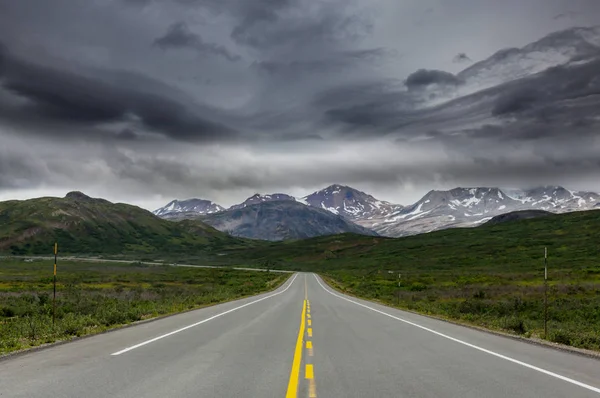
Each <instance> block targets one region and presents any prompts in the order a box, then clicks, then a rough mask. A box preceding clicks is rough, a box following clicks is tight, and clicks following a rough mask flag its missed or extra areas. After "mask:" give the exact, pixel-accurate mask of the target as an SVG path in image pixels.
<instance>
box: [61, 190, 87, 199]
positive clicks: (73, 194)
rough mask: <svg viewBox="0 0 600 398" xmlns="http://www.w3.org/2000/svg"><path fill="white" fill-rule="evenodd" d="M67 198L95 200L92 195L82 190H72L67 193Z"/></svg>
mask: <svg viewBox="0 0 600 398" xmlns="http://www.w3.org/2000/svg"><path fill="white" fill-rule="evenodd" d="M65 199H72V200H79V201H90V200H93V199H92V198H91V197H89V196H87V195H86V194H84V193H83V192H80V191H71V192H69V193H67V195H66V196H65Z"/></svg>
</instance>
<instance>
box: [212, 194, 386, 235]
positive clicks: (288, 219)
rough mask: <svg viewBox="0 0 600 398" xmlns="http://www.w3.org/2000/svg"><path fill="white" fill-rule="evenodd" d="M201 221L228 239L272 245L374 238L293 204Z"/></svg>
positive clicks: (272, 204) (318, 211) (237, 211)
mask: <svg viewBox="0 0 600 398" xmlns="http://www.w3.org/2000/svg"><path fill="white" fill-rule="evenodd" d="M201 219H202V221H204V222H205V223H207V224H209V225H212V226H213V227H215V228H216V229H218V230H220V231H224V232H227V233H229V234H231V235H232V236H238V237H245V238H252V239H264V240H272V241H277V240H288V239H303V238H309V237H314V236H321V235H334V234H341V233H347V232H351V233H356V234H362V235H376V234H375V233H374V232H373V231H371V230H369V229H366V228H363V227H361V226H359V225H356V224H354V223H352V222H350V221H348V220H346V219H344V218H343V217H341V216H339V215H336V214H333V213H332V212H330V211H327V210H323V209H317V208H314V207H310V206H306V205H304V204H302V203H299V202H296V201H293V200H280V201H265V202H261V203H258V204H252V205H247V206H245V207H243V208H235V209H229V210H227V211H224V212H221V213H216V214H209V215H205V216H201Z"/></svg>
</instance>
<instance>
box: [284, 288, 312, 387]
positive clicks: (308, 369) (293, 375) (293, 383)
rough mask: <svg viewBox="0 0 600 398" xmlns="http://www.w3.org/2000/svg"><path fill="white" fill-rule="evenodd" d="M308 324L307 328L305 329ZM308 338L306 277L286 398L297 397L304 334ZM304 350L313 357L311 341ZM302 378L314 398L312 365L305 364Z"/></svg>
mask: <svg viewBox="0 0 600 398" xmlns="http://www.w3.org/2000/svg"><path fill="white" fill-rule="evenodd" d="M306 323H308V326H309V327H308V328H307V327H306ZM305 332H306V333H307V334H308V337H312V319H311V316H310V302H309V301H308V288H307V285H306V277H305V278H304V303H303V304H302V318H301V319H300V330H299V331H298V339H297V340H296V350H295V352H294V361H293V362H292V370H291V372H290V380H289V382H288V389H287V394H286V395H285V396H286V398H296V397H297V396H298V384H299V379H300V365H301V363H302V351H303V348H304V344H303V342H304V333H305ZM306 349H307V351H308V356H310V357H312V356H313V345H312V341H311V340H307V341H306ZM304 378H305V379H307V380H308V396H309V397H310V398H316V396H317V392H316V386H315V372H314V368H313V364H312V363H307V364H306V365H305V369H304Z"/></svg>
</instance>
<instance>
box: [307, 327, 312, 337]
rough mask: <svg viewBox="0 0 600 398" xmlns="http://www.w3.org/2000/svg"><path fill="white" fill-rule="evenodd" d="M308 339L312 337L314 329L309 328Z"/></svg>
mask: <svg viewBox="0 0 600 398" xmlns="http://www.w3.org/2000/svg"><path fill="white" fill-rule="evenodd" d="M308 337H312V328H308Z"/></svg>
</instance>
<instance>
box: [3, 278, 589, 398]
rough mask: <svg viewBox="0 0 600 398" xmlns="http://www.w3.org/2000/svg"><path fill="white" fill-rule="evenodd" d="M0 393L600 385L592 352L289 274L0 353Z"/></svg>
mask: <svg viewBox="0 0 600 398" xmlns="http://www.w3.org/2000/svg"><path fill="white" fill-rule="evenodd" d="M0 397H11V398H12V397H42V398H44V397H91V398H94V397H119V398H133V397H144V398H145V397H150V398H154V397H186V398H187V397H261V398H262V397H288V398H293V397H343V398H347V397H419V398H420V397H477V398H480V397H491V398H499V397H511V398H512V397H545V398H553V397H561V398H562V397H572V398H580V397H600V361H597V360H595V359H592V358H587V357H583V356H580V355H575V354H571V353H567V352H563V351H558V350H554V349H551V348H546V347H542V346H536V345H531V344H527V343H523V342H519V341H515V340H513V339H508V338H504V337H499V336H496V335H492V334H488V333H484V332H480V331H476V330H473V329H469V328H464V327H461V326H457V325H453V324H449V323H446V322H442V321H437V320H434V319H430V318H427V317H422V316H419V315H415V314H412V313H406V312H403V311H399V310H395V309H391V308H388V307H384V306H380V305H377V304H374V303H371V302H368V301H363V300H359V299H356V298H352V297H348V296H345V295H342V294H339V293H337V292H334V291H332V290H331V289H330V288H329V287H327V286H325V285H324V283H323V282H322V280H320V279H319V278H318V277H317V276H315V275H313V274H296V275H294V276H292V277H291V278H290V280H289V281H288V282H287V283H286V284H284V286H282V287H281V288H279V289H278V290H276V291H274V292H271V293H266V294H262V295H259V296H254V297H251V298H246V299H243V300H238V301H235V302H230V303H225V304H220V305H217V306H214V307H210V308H205V309H201V310H196V311H192V312H188V313H184V314H180V315H176V316H173V317H169V318H164V319H160V320H157V321H155V322H150V323H145V324H141V325H138V326H135V327H131V328H126V329H122V330H118V331H115V332H111V333H107V334H103V335H98V336H94V337H90V338H86V339H82V340H78V341H75V342H72V343H68V344H64V345H59V346H54V347H51V348H48V349H44V350H40V351H36V352H31V353H28V354H24V355H20V356H16V357H13V358H9V359H6V360H3V361H0Z"/></svg>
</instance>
